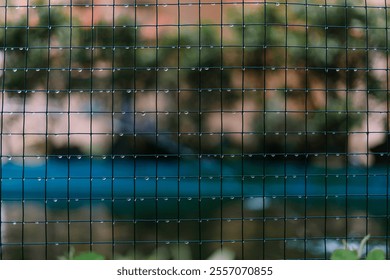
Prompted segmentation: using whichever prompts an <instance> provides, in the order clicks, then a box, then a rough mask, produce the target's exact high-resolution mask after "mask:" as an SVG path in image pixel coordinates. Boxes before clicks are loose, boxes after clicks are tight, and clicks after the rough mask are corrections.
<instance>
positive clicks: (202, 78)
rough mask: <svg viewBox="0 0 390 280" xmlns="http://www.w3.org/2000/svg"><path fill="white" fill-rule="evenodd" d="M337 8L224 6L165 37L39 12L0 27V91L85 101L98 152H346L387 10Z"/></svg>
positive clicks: (373, 89) (381, 67)
mask: <svg viewBox="0 0 390 280" xmlns="http://www.w3.org/2000/svg"><path fill="white" fill-rule="evenodd" d="M347 2H348V3H347V4H346V3H345V1H335V3H334V4H332V5H322V4H314V3H313V4H305V3H303V2H302V3H300V2H299V1H298V2H297V3H294V4H283V3H282V4H278V3H264V4H258V5H255V3H248V4H246V5H245V6H244V8H245V9H243V8H242V6H240V5H238V7H237V5H236V6H234V5H226V8H225V9H224V11H225V13H226V16H224V18H226V19H225V20H222V23H223V25H222V26H220V25H219V24H216V23H213V22H211V21H210V22H207V20H202V25H201V26H192V25H191V26H177V27H175V28H172V29H171V31H170V32H165V33H161V32H159V31H158V29H156V28H155V26H150V25H147V24H143V22H142V19H137V20H138V21H137V24H135V18H133V16H131V15H127V16H124V15H123V14H121V15H119V16H118V17H117V18H115V19H114V20H112V22H106V21H104V20H103V19H101V20H98V21H97V22H96V23H95V24H94V25H93V26H85V25H83V24H82V22H81V20H78V19H77V18H75V17H72V16H71V14H69V12H66V11H68V10H67V9H63V10H64V11H61V9H54V8H53V6H51V7H49V6H46V5H37V7H36V8H35V9H30V10H33V11H30V12H29V13H26V14H25V15H23V16H21V17H13V18H12V19H8V20H7V18H5V19H6V21H5V22H4V23H3V24H4V25H5V28H2V29H1V30H0V46H2V51H3V55H2V56H3V59H4V71H3V76H2V79H1V83H2V89H3V91H4V92H7V93H10V94H12V96H15V98H21V99H23V98H24V97H25V96H31V95H26V93H28V92H31V91H33V92H34V91H41V92H46V93H47V94H48V96H49V97H48V98H49V99H56V98H57V99H58V98H62V99H64V100H66V98H69V96H68V94H84V95H85V94H90V93H91V94H90V97H89V100H88V98H87V101H85V102H90V103H91V104H92V103H93V104H95V103H96V102H98V103H99V104H100V105H99V106H100V107H99V106H92V105H91V106H90V110H92V111H94V112H96V113H99V112H101V113H104V112H112V111H113V112H114V117H113V116H112V115H110V114H107V117H108V118H113V119H114V121H113V126H114V127H113V128H112V137H111V138H112V139H111V140H110V141H112V142H110V141H108V142H107V145H106V146H107V147H106V148H105V152H113V153H119V154H124V153H138V152H139V153H144V152H149V153H167V152H169V153H171V152H173V153H177V152H180V151H182V152H183V151H192V152H194V153H211V154H219V153H237V152H244V153H250V154H255V153H264V152H266V153H283V154H284V153H292V154H298V153H305V154H307V153H309V154H311V153H312V154H315V153H331V152H334V153H346V152H347V150H348V137H349V135H348V134H349V132H350V131H351V130H353V128H354V127H355V126H359V124H362V123H363V122H367V118H368V117H369V116H368V111H369V110H370V109H371V107H372V108H373V109H374V111H375V106H376V105H378V104H382V105H383V104H384V103H385V102H387V92H386V89H387V81H388V77H387V70H386V66H387V65H388V62H387V51H388V49H387V44H388V35H387V27H388V23H387V17H388V15H387V10H386V9H384V8H380V7H366V6H364V5H360V4H359V3H360V2H357V1H354V2H353V3H352V1H347ZM42 3H44V2H42ZM133 8H134V7H133ZM152 8H153V7H152ZM195 8H196V7H195ZM73 9H74V10H75V9H77V7H76V6H75V7H73ZM136 9H139V10H140V9H145V7H138V8H136ZM33 13H36V16H37V18H38V20H37V22H34V23H31V17H33V16H32V15H33ZM131 14H132V15H133V14H135V13H131ZM140 27H143V28H140ZM146 30H148V32H149V33H152V36H151V35H150V34H146V33H147V32H146ZM151 30H152V31H151ZM172 30H173V31H172ZM153 33H155V34H154V35H153ZM55 93H63V94H55ZM97 93H99V94H97ZM29 99H30V97H28V98H27V99H26V102H29ZM369 104H370V105H369ZM372 104H373V105H372ZM5 106H7V104H5ZM369 106H371V107H370V108H369ZM378 106H379V105H378ZM378 106H377V107H378ZM378 110H379V109H378ZM142 116H143V117H142ZM85 129H86V130H88V128H85ZM367 129H368V128H367ZM386 129H387V128H386V127H383V130H386ZM368 132H369V131H368ZM379 132H380V131H379ZM135 134H137V137H138V138H137V137H135ZM200 136H202V137H200ZM382 142H385V139H382ZM366 144H367V143H366ZM48 145H50V143H48ZM362 145H364V143H363V144H362ZM243 146H244V151H242V147H243ZM366 146H367V145H366ZM184 147H186V148H184ZM56 148H57V149H59V147H56ZM62 148H63V147H62ZM187 148H188V150H187ZM370 148H371V147H370ZM49 150H50V149H49ZM68 150H69V149H68ZM51 151H52V152H53V153H55V149H52V150H51ZM62 151H63V150H62Z"/></svg>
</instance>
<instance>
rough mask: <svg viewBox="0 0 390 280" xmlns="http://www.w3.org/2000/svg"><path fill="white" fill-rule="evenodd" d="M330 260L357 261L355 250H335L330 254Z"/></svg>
mask: <svg viewBox="0 0 390 280" xmlns="http://www.w3.org/2000/svg"><path fill="white" fill-rule="evenodd" d="M330 259H331V260H358V259H359V257H358V253H357V251H356V250H354V251H351V250H348V249H337V250H334V252H333V253H332V255H331V257H330Z"/></svg>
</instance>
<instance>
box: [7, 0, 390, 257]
mask: <svg viewBox="0 0 390 280" xmlns="http://www.w3.org/2000/svg"><path fill="white" fill-rule="evenodd" d="M0 12H1V17H2V22H3V23H2V28H1V31H0V32H1V37H2V41H1V44H2V46H3V47H2V49H1V51H2V61H3V62H2V65H3V67H2V77H1V78H2V100H1V102H2V103H1V104H2V106H1V107H2V110H1V112H2V113H1V117H2V118H1V139H2V142H1V143H2V145H1V151H2V153H1V154H2V160H3V165H2V167H1V170H2V179H1V181H2V208H1V211H2V213H1V214H2V222H1V224H0V225H1V232H2V237H1V245H2V246H1V255H2V258H3V259H7V258H45V259H46V258H57V257H58V256H64V255H67V254H69V253H71V251H72V250H73V249H72V248H77V250H92V251H97V252H102V253H103V254H105V256H106V257H107V258H118V257H121V256H122V257H123V255H124V256H125V257H128V258H146V257H150V255H152V257H155V258H207V257H209V256H210V254H212V253H213V252H215V251H218V250H222V252H225V251H223V250H225V249H227V250H231V251H233V252H234V255H235V257H236V258H242V259H246V258H266V259H267V258H283V259H294V258H297V259H307V258H319V259H323V258H328V256H329V252H330V251H331V250H332V248H335V247H334V246H336V245H335V244H341V240H342V239H345V240H347V241H348V242H349V243H350V244H352V243H353V242H355V241H356V240H359V239H361V238H362V237H364V236H365V235H366V234H371V235H372V237H371V241H370V243H369V247H368V248H370V246H382V247H383V248H385V249H386V252H387V247H388V241H387V240H388V239H387V236H388V212H389V210H388V200H387V198H388V189H387V186H388V164H387V156H388V140H387V137H388V136H387V135H388V132H387V131H388V95H387V90H388V70H387V69H388V45H387V42H388V28H387V27H388V22H387V17H388V11H387V3H386V1H385V3H381V4H377V3H371V2H370V1H364V2H359V3H357V2H356V1H354V3H352V2H351V1H335V2H334V3H333V2H332V3H330V1H296V2H294V3H291V2H271V1H264V2H256V1H253V2H246V1H239V2H234V1H226V2H225V1H222V2H203V1H199V2H198V1H197V2H191V1H162V2H161V1H155V2H148V1H134V2H131V3H130V2H126V1H112V2H109V3H108V1H84V2H83V1H60V0H58V1H54V0H52V1H49V2H47V1H33V0H25V1H10V0H6V1H5V3H4V4H3V5H0ZM37 15H38V17H37ZM80 15H85V16H83V17H81V18H80ZM124 15H125V16H124ZM313 15H314V16H313ZM317 19H318V20H317ZM372 21H374V23H372ZM61 36H63V37H61ZM35 57H37V60H38V61H35V60H34V58H35ZM297 57H299V58H297ZM354 100H355V102H354ZM318 104H320V105H318ZM375 117H377V118H375ZM374 123H381V124H382V127H381V126H379V127H376V126H374ZM77 125H79V126H77ZM359 125H360V126H359ZM371 127H373V129H374V130H373V129H371ZM371 136H379V138H380V139H379V140H380V141H381V142H380V143H377V146H374V145H373V143H374V142H375V140H373V139H372V138H371ZM354 137H355V138H357V140H354ZM354 141H355V142H354ZM356 142H357V144H360V145H357V144H356ZM356 145H357V146H356ZM372 158H375V159H376V161H377V164H374V163H373V161H372ZM54 160H62V161H60V162H61V164H62V165H61V166H57V165H55V164H58V162H57V161H54ZM53 162H55V163H53ZM64 162H65V165H64ZM75 162H82V164H78V163H76V164H75ZM144 162H147V164H145V163H144ZM172 162H173V164H172ZM378 162H379V163H378ZM187 163H189V167H187V165H186V164H187ZM7 164H8V165H7ZM10 164H11V165H10ZM37 164H38V166H39V167H37ZM52 164H53V165H52ZM10 166H11V169H9V168H10ZM64 166H65V167H64ZM167 166H171V167H170V169H169V168H168V169H167ZM12 168H14V169H12ZM61 168H62V169H61ZM121 168H123V169H121ZM58 169H61V170H62V171H61V172H60V175H58V174H57V173H55V172H54V171H55V170H58ZM78 169H79V170H81V171H80V172H82V173H81V174H76V173H77V170H78ZM10 170H11V171H12V170H16V171H13V172H14V173H12V172H11V171H10ZM165 172H166V173H165ZM15 174H16V175H15ZM15 182H16V183H15ZM118 182H119V183H118ZM120 182H123V184H124V185H125V186H126V184H127V185H129V191H127V192H126V191H124V192H125V193H116V189H117V186H119V184H120ZM147 182H149V183H147ZM232 182H235V183H236V184H238V186H239V188H238V191H236V192H235V193H233V194H232V195H226V194H225V193H224V188H227V186H229V184H230V183H232ZM14 183H15V184H14ZM12 184H14V185H12ZM117 184H118V185H117ZM232 184H233V183H232ZM313 185H314V186H317V187H318V188H319V189H320V191H318V192H316V191H313V189H312V186H313ZM333 185H336V186H338V187H339V189H336V190H334V189H333V188H332V186H333ZM378 185H381V186H385V187H384V188H382V189H379V190H377V189H376V188H375V187H376V186H378ZM9 186H11V187H12V188H16V189H17V190H19V195H20V196H12V195H10V194H9V192H8V191H7V190H9V189H10V187H9ZM130 186H132V187H130ZM164 186H174V188H176V189H177V192H176V195H172V194H170V195H168V194H164V193H163V191H164ZM193 186H195V187H196V188H197V189H198V195H193V194H191V195H183V196H181V195H180V193H181V192H183V193H185V191H186V189H185V188H192V187H193ZM253 186H255V189H256V190H257V192H255V193H254V194H251V195H247V194H246V192H247V189H249V188H253ZM98 187H101V188H104V189H105V193H104V195H99V194H96V193H94V191H95V188H98ZM56 188H61V190H63V193H62V194H60V195H59V194H58V193H55V191H56ZM143 188H146V189H148V188H149V189H154V190H155V192H153V191H151V193H152V194H153V195H149V196H138V195H137V194H138V192H141V190H140V189H143ZM210 188H217V189H219V190H220V192H219V195H214V194H213V195H210V194H207V190H208V189H210ZM354 188H357V190H356V191H354ZM34 189H38V191H37V192H38V194H36V193H35V194H34V191H32V193H33V194H34V195H33V196H31V190H34ZM78 189H80V190H85V189H86V190H87V191H86V192H85V193H83V194H79V195H78V193H77V190H78ZM118 189H119V187H118ZM124 189H125V190H126V187H125V188H124ZM29 191H30V192H29ZM159 191H160V192H159ZM52 193H53V194H52ZM202 193H205V194H206V195H202ZM55 195H57V196H55ZM355 199H356V200H357V202H355ZM118 209H119V210H118ZM129 209H130V210H129ZM166 209H170V210H169V211H168V212H167V213H166V212H164V211H165V210H166ZM210 209H211V210H210ZM118 211H119V214H118ZM144 212H145V213H146V212H151V213H149V214H143V213H144ZM188 212H189V213H188ZM159 213H160V214H159ZM161 213H164V214H161ZM225 253H226V252H225Z"/></svg>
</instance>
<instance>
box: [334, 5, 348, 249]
mask: <svg viewBox="0 0 390 280" xmlns="http://www.w3.org/2000/svg"><path fill="white" fill-rule="evenodd" d="M343 8H344V17H345V23H344V24H345V26H344V30H345V31H344V36H345V45H344V55H345V60H344V63H345V69H344V71H345V73H346V75H345V80H344V82H345V90H344V94H345V107H344V108H345V122H346V124H345V135H346V137H347V135H348V134H349V126H350V113H349V110H350V109H349V104H348V102H349V78H348V67H349V60H348V44H349V38H348V33H349V22H348V21H349V13H348V3H347V0H344V7H343ZM341 70H342V69H341ZM336 71H337V70H336ZM348 149H349V145H348V139H347V140H346V143H345V155H346V156H345V212H344V213H345V219H344V221H345V239H346V240H347V242H348V240H349V236H348V219H349V215H348V214H349V211H348V205H349V203H348V197H349V196H348V191H349V175H350V174H349V173H350V172H349V168H350V167H349V159H348Z"/></svg>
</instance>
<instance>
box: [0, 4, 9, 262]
mask: <svg viewBox="0 0 390 280" xmlns="http://www.w3.org/2000/svg"><path fill="white" fill-rule="evenodd" d="M3 8H4V23H5V24H4V44H3V51H2V54H1V55H2V58H1V59H2V63H3V65H2V66H1V69H0V71H1V73H2V78H1V80H2V86H1V112H0V219H1V220H0V259H4V242H5V240H4V238H3V231H4V228H5V227H4V222H3V219H4V218H5V214H6V213H5V211H4V204H3V202H4V200H3V197H2V195H1V194H2V193H3V191H2V186H3V181H4V173H3V157H4V147H3V145H4V144H3V142H4V107H5V106H4V102H5V97H4V96H5V94H6V93H5V92H6V88H5V81H6V73H7V71H6V65H7V55H6V54H7V28H8V0H5V3H4V6H3Z"/></svg>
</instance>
